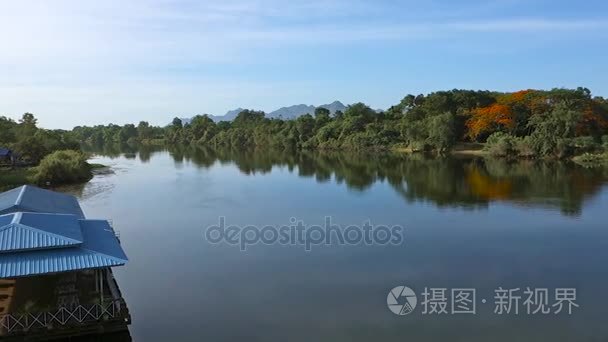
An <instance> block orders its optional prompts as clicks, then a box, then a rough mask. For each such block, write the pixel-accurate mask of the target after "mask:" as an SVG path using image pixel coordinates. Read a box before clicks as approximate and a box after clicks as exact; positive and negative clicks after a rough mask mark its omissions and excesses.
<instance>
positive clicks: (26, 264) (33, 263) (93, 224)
mask: <svg viewBox="0 0 608 342" xmlns="http://www.w3.org/2000/svg"><path fill="white" fill-rule="evenodd" d="M80 225H81V229H82V234H83V238H84V241H83V243H82V244H80V245H77V246H69V247H63V248H55V249H46V250H31V251H23V252H18V253H10V254H7V253H4V254H0V278H13V277H22V276H31V275H36V274H46V273H58V272H66V271H75V270H82V269H89V268H100V267H112V266H120V265H124V264H125V263H126V262H127V261H128V258H127V256H126V255H125V253H124V251H123V249H122V247H121V246H120V243H119V241H118V239H117V238H116V235H115V234H114V230H113V229H112V228H111V227H110V224H109V223H108V222H107V221H103V220H80Z"/></svg>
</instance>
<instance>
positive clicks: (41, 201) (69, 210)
mask: <svg viewBox="0 0 608 342" xmlns="http://www.w3.org/2000/svg"><path fill="white" fill-rule="evenodd" d="M18 211H23V212H37V213H55V214H72V215H76V216H78V218H80V219H84V218H85V217H84V213H83V212H82V208H80V204H79V203H78V200H77V199H76V197H74V196H71V195H66V194H62V193H58V192H54V191H50V190H45V189H41V188H37V187H35V186H31V185H24V186H21V187H19V188H15V189H12V190H9V191H6V192H3V193H0V215H1V214H9V213H14V212H18Z"/></svg>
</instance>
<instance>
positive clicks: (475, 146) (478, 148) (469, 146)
mask: <svg viewBox="0 0 608 342" xmlns="http://www.w3.org/2000/svg"><path fill="white" fill-rule="evenodd" d="M484 146H485V145H484V144H481V143H458V144H456V145H454V146H453V147H452V148H451V149H450V150H449V151H447V153H449V154H452V155H462V156H484V155H488V152H487V151H485V150H484ZM391 150H392V151H393V152H397V153H407V154H410V153H420V152H424V151H422V150H420V149H414V148H411V147H395V148H392V149H391ZM433 152H436V151H433Z"/></svg>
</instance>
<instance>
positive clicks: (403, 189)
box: [131, 146, 608, 215]
mask: <svg viewBox="0 0 608 342" xmlns="http://www.w3.org/2000/svg"><path fill="white" fill-rule="evenodd" d="M154 150H155V149H151V148H148V149H147V151H146V150H145V148H143V147H139V149H138V150H136V152H137V153H139V156H140V159H141V160H142V162H147V161H148V160H149V159H150V156H151V154H152V152H153V151H154ZM168 151H169V153H170V155H171V157H172V158H173V159H174V161H175V163H176V166H179V165H181V164H183V163H186V162H187V163H191V164H193V165H195V166H197V167H200V168H209V167H211V166H212V165H214V164H215V163H221V164H233V165H235V166H236V167H237V168H238V169H239V170H240V171H241V172H242V173H244V174H247V175H250V174H255V173H262V174H264V173H268V172H270V171H271V170H272V168H273V167H283V168H286V169H287V170H289V171H290V172H297V173H298V175H299V176H300V177H311V178H313V177H314V178H315V180H316V181H318V182H328V181H331V180H333V181H335V182H336V183H338V184H342V183H344V184H346V186H347V187H348V188H349V189H352V190H356V191H364V190H366V189H368V188H370V187H371V186H372V185H373V184H374V183H376V182H378V181H381V182H384V181H386V182H388V183H389V184H390V185H391V186H392V187H393V189H395V191H397V193H398V194H399V195H400V196H401V197H402V198H403V199H404V200H406V201H407V202H415V201H428V202H432V203H434V204H435V205H437V206H456V207H462V208H486V207H487V206H488V204H489V203H490V202H493V201H507V202H510V203H515V204H516V205H523V206H545V207H551V208H559V209H560V210H561V212H562V213H564V214H565V215H577V214H579V213H580V212H581V208H582V204H583V202H584V200H585V199H587V198H589V197H591V196H593V195H595V194H597V193H598V191H599V190H600V189H601V187H602V185H603V184H604V183H605V182H606V180H608V170H607V169H585V168H582V167H578V166H575V165H573V164H571V163H564V162H557V161H527V160H526V161H515V162H514V161H507V160H504V159H484V158H437V157H428V156H424V155H421V154H415V155H405V154H391V153H348V152H313V151H298V150H271V149H253V150H236V149H218V150H215V149H201V148H194V147H189V146H171V147H169V148H168ZM131 153H134V152H132V151H131ZM144 156H145V157H144Z"/></svg>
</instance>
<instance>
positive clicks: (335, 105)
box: [181, 101, 346, 124]
mask: <svg viewBox="0 0 608 342" xmlns="http://www.w3.org/2000/svg"><path fill="white" fill-rule="evenodd" d="M318 107H321V108H326V109H328V110H329V112H330V113H331V114H335V113H336V111H338V110H339V111H342V112H344V110H345V109H346V106H345V105H344V104H343V103H342V102H340V101H334V102H332V103H329V104H324V105H320V106H318ZM316 108H317V107H315V106H312V105H305V104H299V105H293V106H289V107H282V108H279V109H277V110H275V111H273V112H270V113H266V117H267V118H277V119H278V118H281V119H284V120H289V119H295V118H297V117H299V116H301V115H304V114H311V115H313V114H314V113H315V109H316ZM243 110H244V109H243V108H237V109H233V110H229V111H228V112H226V114H224V115H209V117H210V118H211V119H212V120H213V121H215V122H217V121H232V120H234V118H236V116H237V115H239V113H240V112H242V111H243ZM181 120H182V123H183V124H189V123H190V121H192V118H181Z"/></svg>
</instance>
